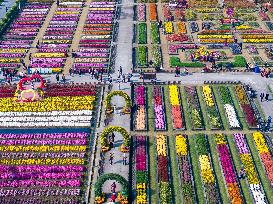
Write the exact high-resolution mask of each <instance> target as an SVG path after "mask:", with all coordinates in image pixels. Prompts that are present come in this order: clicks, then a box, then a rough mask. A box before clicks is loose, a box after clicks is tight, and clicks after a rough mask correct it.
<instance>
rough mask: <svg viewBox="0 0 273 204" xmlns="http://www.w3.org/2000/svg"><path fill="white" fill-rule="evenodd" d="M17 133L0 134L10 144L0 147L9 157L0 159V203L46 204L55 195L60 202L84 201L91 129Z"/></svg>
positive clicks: (38, 130)
mask: <svg viewBox="0 0 273 204" xmlns="http://www.w3.org/2000/svg"><path fill="white" fill-rule="evenodd" d="M18 132H19V131H13V130H6V131H5V132H4V133H1V134H0V138H1V141H2V142H4V143H7V144H5V146H3V144H1V145H0V148H1V149H2V150H1V152H3V153H4V155H6V156H7V157H6V158H4V157H2V158H1V160H0V169H1V181H0V186H1V195H0V197H1V201H2V202H4V203H11V202H18V203H30V202H35V203H47V202H52V196H54V201H55V202H59V203H62V202H67V203H80V202H84V197H85V190H86V189H85V187H86V185H85V182H86V181H87V180H88V172H87V170H88V168H87V167H86V165H87V163H88V157H89V156H90V152H89V150H88V149H89V148H87V146H89V145H90V144H88V143H89V137H90V136H89V134H90V133H88V130H84V129H82V130H80V129H78V130H73V131H70V130H61V131H60V130H55V129H54V130H53V129H51V130H46V131H45V130H40V129H35V130H24V131H23V132H22V131H20V132H22V133H18ZM16 141H25V142H24V143H22V142H20V143H17V142H16ZM60 141H62V142H61V143H60ZM49 143H50V144H49ZM30 144H35V145H33V146H32V145H30ZM45 144H49V145H45ZM56 144H58V145H56ZM3 148H4V149H3ZM22 157H24V158H23V159H22ZM36 195H39V196H38V197H37V196H36Z"/></svg>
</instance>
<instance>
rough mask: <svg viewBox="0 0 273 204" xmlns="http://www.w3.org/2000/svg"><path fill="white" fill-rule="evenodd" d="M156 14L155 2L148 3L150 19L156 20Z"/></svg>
mask: <svg viewBox="0 0 273 204" xmlns="http://www.w3.org/2000/svg"><path fill="white" fill-rule="evenodd" d="M156 16H157V11H156V5H155V3H151V4H150V20H151V21H156V20H157V18H156Z"/></svg>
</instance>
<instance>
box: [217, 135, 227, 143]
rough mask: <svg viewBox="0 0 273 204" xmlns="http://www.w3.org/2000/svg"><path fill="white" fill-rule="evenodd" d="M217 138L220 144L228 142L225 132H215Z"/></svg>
mask: <svg viewBox="0 0 273 204" xmlns="http://www.w3.org/2000/svg"><path fill="white" fill-rule="evenodd" d="M215 140H216V144H218V145H221V144H226V139H225V136H224V135H223V134H215Z"/></svg>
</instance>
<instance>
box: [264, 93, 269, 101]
mask: <svg viewBox="0 0 273 204" xmlns="http://www.w3.org/2000/svg"><path fill="white" fill-rule="evenodd" d="M264 99H265V100H266V101H267V102H268V100H269V93H267V94H265V98H264Z"/></svg>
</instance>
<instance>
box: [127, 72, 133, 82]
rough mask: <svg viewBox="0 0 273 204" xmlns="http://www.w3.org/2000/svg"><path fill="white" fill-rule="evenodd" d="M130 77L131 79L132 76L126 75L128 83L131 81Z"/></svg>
mask: <svg viewBox="0 0 273 204" xmlns="http://www.w3.org/2000/svg"><path fill="white" fill-rule="evenodd" d="M131 77H132V75H131V74H130V73H129V74H128V82H130V81H131Z"/></svg>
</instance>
